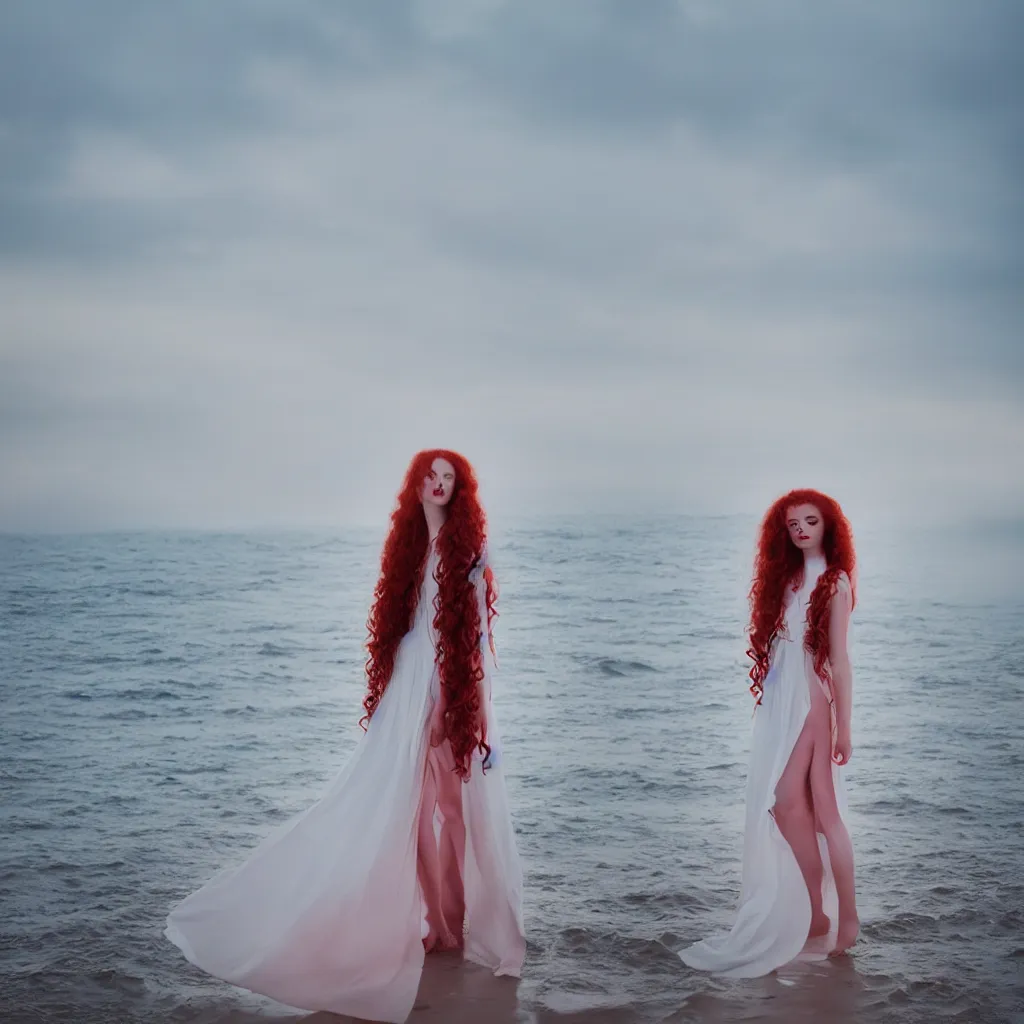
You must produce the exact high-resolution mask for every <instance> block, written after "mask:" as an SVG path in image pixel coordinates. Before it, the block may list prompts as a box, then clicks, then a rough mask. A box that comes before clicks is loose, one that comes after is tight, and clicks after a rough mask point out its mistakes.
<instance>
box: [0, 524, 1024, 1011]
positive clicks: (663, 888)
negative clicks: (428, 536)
mask: <svg viewBox="0 0 1024 1024" xmlns="http://www.w3.org/2000/svg"><path fill="white" fill-rule="evenodd" d="M754 529H755V523H754V522H753V521H752V520H748V519H745V518H718V519H711V518H706V519H700V518H673V519H669V518H665V519H644V520H629V519H603V520H599V521H587V520H569V519H562V520H551V521H548V522H533V523H529V524H517V525H509V526H507V527H506V528H503V529H501V530H500V531H496V532H495V536H494V537H493V538H492V559H493V562H494V564H495V568H496V571H497V572H498V575H499V579H500V583H501V586H502V597H501V602H500V612H501V618H500V619H499V622H498V625H497V639H498V643H499V657H500V659H501V672H500V675H499V678H498V680H497V682H496V687H497V691H496V692H497V700H498V703H499V714H500V717H501V720H502V728H503V732H504V734H505V758H506V772H507V775H508V785H509V790H510V799H511V804H512V808H513V815H514V819H515V825H516V831H517V835H518V840H519V844H520V853H521V856H522V859H523V864H524V870H525V880H526V905H525V913H526V925H527V930H528V938H529V949H528V954H527V962H526V966H525V969H524V975H523V980H522V981H521V983H519V985H518V986H516V985H515V984H514V983H512V982H510V981H509V980H508V979H491V978H490V976H489V975H486V973H485V972H484V975H483V976H481V973H480V972H474V970H473V969H472V968H470V967H464V968H459V969H458V970H457V971H448V972H447V975H446V977H448V978H449V980H451V979H452V978H458V979H469V980H468V981H466V980H463V981H461V982H457V983H456V982H452V984H454V985H455V987H456V989H457V988H458V985H459V984H462V985H463V989H462V990H459V991H456V993H455V995H454V996H451V998H453V999H454V1000H455V1001H454V1002H453V1003H452V1004H451V1005H452V1006H453V1007H454V1008H453V1009H452V1011H451V1019H453V1020H455V1019H458V1020H480V1021H481V1024H501V1021H505V1020H507V1021H520V1022H523V1024H530V1022H535V1024H536V1022H555V1021H579V1022H582V1021H595V1022H605V1024H613V1022H623V1024H627V1022H632V1021H637V1022H640V1021H671V1022H682V1021H698V1020H707V1021H740V1020H753V1019H762V1020H778V1021H801V1020H808V1021H809V1020H827V1021H830V1022H840V1021H846V1020H849V1021H862V1020H863V1021H873V1022H886V1021H894V1022H895V1021H899V1022H904V1021H929V1022H933V1021H964V1022H971V1024H975V1022H987V1021H1014V1020H1017V1021H1019V1020H1024V1013H1022V1009H1021V1007H1022V1004H1024V981H1022V978H1021V967H1022V964H1024V935H1022V927H1024V878H1022V869H1024V857H1022V839H1024V835H1022V831H1024V824H1022V823H1024V798H1022V795H1021V794H1022V787H1021V776H1022V773H1021V766H1022V761H1024V744H1022V739H1024V725H1022V716H1021V690H1022V678H1024V659H1022V656H1021V651H1022V639H1024V636H1022V632H1024V630H1022V621H1024V589H1022V588H1021V587H1020V585H1019V583H1018V581H1019V580H1020V578H1021V577H1020V571H1019V570H1020V567H1021V552H1022V551H1024V542H1022V539H1021V537H1020V535H1019V532H1017V531H1015V530H1013V529H1010V528H1007V529H1005V530H1004V531H1003V532H1002V533H1000V534H999V535H998V536H995V537H993V536H991V535H989V536H988V540H987V541H985V543H982V541H981V540H979V538H978V537H977V536H973V537H972V539H971V541H970V544H968V543H967V542H966V541H965V543H964V544H959V543H958V542H955V541H951V539H950V538H948V537H947V538H946V539H945V540H943V541H941V543H939V544H938V545H936V543H933V542H929V543H925V541H924V540H923V539H922V538H921V537H915V538H914V539H913V543H911V542H909V541H907V539H906V538H901V537H897V536H895V535H893V536H889V535H887V534H886V533H885V532H884V531H879V532H876V533H874V534H870V535H865V536H863V537H859V538H858V540H859V551H860V555H861V576H860V590H859V598H860V601H859V605H858V608H857V611H856V613H855V616H854V625H853V648H852V653H853V658H854V670H855V676H856V683H855V686H856V691H855V709H854V744H855V749H854V757H853V761H852V763H851V766H850V768H849V770H848V772H847V788H848V793H849V800H850V819H851V824H852V830H853V839H854V844H855V848H856V852H857V858H858V863H857V867H858V898H859V905H860V911H861V917H862V922H863V931H862V937H861V940H860V942H859V943H858V945H857V947H856V950H855V955H854V956H852V957H849V958H845V959H844V960H841V961H837V962H830V963H826V964H818V965H801V966H793V967H789V968H786V969H784V970H782V971H780V972H779V973H777V974H774V975H770V976H768V977H767V978H761V979H756V980H753V981H725V980H722V979H717V978H713V977H709V976H707V975H703V974H699V973H697V972H694V971H692V970H690V969H689V968H687V967H685V966H684V965H683V964H682V963H681V961H679V959H678V957H677V956H676V955H675V952H674V951H675V950H677V949H678V948H680V947H681V946H683V945H685V944H687V943H689V942H691V941H694V940H696V939H697V938H700V937H702V936H703V935H705V934H706V933H707V932H708V931H709V930H712V929H717V928H721V927H725V926H727V925H728V924H729V922H730V920H731V917H732V913H733V908H734V907H735V903H736V899H737V896H738V890H739V871H740V863H739V859H740V850H741V845H740V844H741V830H742V814H743V787H744V779H745V764H746V754H747V750H748V740H749V732H750V715H751V702H750V699H749V696H748V695H747V693H746V678H745V676H746V670H747V663H746V659H745V657H744V654H743V651H744V637H743V625H744V621H745V614H746V605H745V591H746V587H747V582H748V580H749V572H750V557H751V551H752V544H753V533H754ZM380 543H381V535H380V534H379V533H377V532H373V531H338V532H334V533H328V532H317V533H313V532H301V533H300V532H281V533H249V534H214V533H209V534H204V533H135V534H117V535H115V534H106V535H94V536H74V537H72V536H62V537H28V536H6V537H0V694H2V700H3V715H2V720H0V791H2V796H3V799H2V802H0V806H2V809H0V813H2V828H0V835H2V843H0V921H2V925H0V1020H9V1021H49V1020H53V1021H62V1022H63V1021H69V1022H74V1024H92V1022H118V1024H122V1022H123V1024H130V1022H135V1021H140V1022H141V1021H146V1022H157V1024H159V1022H185V1021H202V1022H206V1024H227V1022H229V1021H230V1022H234V1024H241V1022H250V1021H259V1020H275V1019H281V1018H284V1017H285V1016H287V1012H286V1011H285V1010H283V1009H282V1008H280V1007H276V1006H275V1005H274V1004H271V1003H270V1002H269V1001H267V1000H263V999H261V998H260V997H256V996H252V995H249V994H246V993H243V992H240V991H239V990H237V989H233V988H231V987H230V986H228V985H225V984H223V983H221V982H219V981H216V980H214V979H211V978H208V977H206V976H205V975H203V974H202V973H200V972H198V971H197V970H195V969H194V968H192V967H191V966H190V965H189V964H188V963H187V962H186V961H185V960H184V959H183V958H182V957H181V956H180V954H179V953H178V951H177V950H176V949H175V948H174V947H173V946H171V945H170V944H169V943H168V942H167V941H166V940H164V939H163V937H162V935H161V930H162V926H163V918H164V915H165V914H166V912H167V910H168V909H169V907H170V906H171V905H173V904H174V903H175V902H176V901H177V900H179V899H180V898H181V897H183V896H184V895H186V894H187V893H188V892H190V891H192V890H193V889H194V888H197V887H198V886H199V885H200V884H202V883H203V882H204V881H205V880H206V879H207V878H208V877H209V876H210V875H211V874H212V873H213V872H215V871H216V870H218V869H219V868H221V867H223V866H225V865H226V864H230V863H232V862H235V861H237V860H239V859H241V858H242V857H243V856H244V854H245V852H246V851H247V850H248V849H250V848H251V847H253V846H254V845H255V844H256V843H257V841H258V840H259V839H260V838H261V837H262V836H263V835H264V834H265V833H266V832H267V831H269V830H270V829H271V828H272V827H274V826H275V825H277V824H278V823H279V822H281V821H283V820H285V819H286V818H288V817H289V816H290V815H292V814H293V813H295V812H297V811H300V810H301V809H303V808H304V807H305V806H307V805H308V804H309V803H310V802H312V801H313V800H315V799H316V797H317V796H318V795H319V793H320V791H321V790H322V789H323V787H324V786H325V785H326V783H327V782H328V780H329V779H331V778H332V777H333V776H334V774H335V773H336V772H337V771H338V770H339V768H340V767H341V765H342V764H343V763H344V761H345V758H346V756H347V754H348V753H349V751H350V750H351V749H352V746H353V745H354V743H355V742H356V740H357V738H358V736H359V735H360V733H359V731H358V728H357V726H356V722H357V719H358V717H359V713H360V707H359V705H360V700H361V697H362V690H363V679H362V661H363V652H362V642H363V639H364V636H365V629H364V624H365V621H366V613H367V605H368V601H369V597H370V593H371V590H372V586H373V582H374V579H375V574H376V567H377V559H378V552H379V547H380ZM986 543H987V544H988V546H987V547H986V546H985V544H986ZM971 544H973V545H974V546H973V547H971ZM936 551H956V552H958V553H959V557H958V559H957V558H952V559H951V558H949V557H946V556H945V555H943V557H941V558H939V557H937V556H936V554H935V552H936ZM449 988H451V985H449ZM438 992H440V989H439V990H438ZM460 993H461V994H460ZM449 995H450V994H449ZM431 998H433V997H431ZM437 998H438V999H441V1000H442V1002H443V999H444V998H446V996H445V995H444V993H440V994H439V995H438V996H437ZM474 1000H479V1001H474ZM428 1009H429V1007H427V1006H426V1005H424V1008H423V1011H422V1012H421V1011H415V1012H414V1014H413V1017H412V1018H411V1019H412V1020H413V1021H415V1020H416V1017H417V1014H418V1013H419V1014H420V1015H421V1016H422V1015H423V1013H425V1012H426V1011H427V1010H428ZM435 1009H436V1007H435ZM298 1016H301V1015H298ZM322 1016H323V1015H316V1018H317V1020H319V1019H320V1018H321V1017H322ZM312 1019H313V1018H310V1020H312ZM334 1019H338V1018H334ZM424 1019H425V1018H424ZM431 1019H434V1018H431ZM436 1019H448V1018H447V1017H445V1016H444V1014H443V1012H442V1015H441V1016H440V1017H437V1018H436Z"/></svg>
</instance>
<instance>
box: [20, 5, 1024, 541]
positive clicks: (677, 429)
mask: <svg viewBox="0 0 1024 1024" xmlns="http://www.w3.org/2000/svg"><path fill="white" fill-rule="evenodd" d="M1022 22H1024V14H1022V13H1020V8H1019V6H1018V5H1016V4H1011V3H1005V2H993V3H988V4H985V5H971V6H969V7H968V6H967V5H961V4H955V3H948V2H945V0H936V2H927V3H925V2H910V0H908V2H906V3H900V4H882V3H867V4H865V3H857V4H854V3H821V4H813V5H808V4H796V3H795V2H786V3H763V4H761V3H759V4H756V5H754V4H750V5H730V4H722V3H718V2H717V0H714V2H712V0H707V2H697V0H694V2H678V3H669V2H660V0H644V2H627V0H621V2H612V0H587V2H585V3H584V2H582V0H581V2H577V0H558V2H549V0H543V2H542V0H515V2H511V0H510V2H504V3H503V2H500V0H488V2H483V0H481V2H479V3H473V4H470V3H468V2H463V0H419V2H416V3H413V2H409V3H398V2H394V3H392V2H382V0H360V2H348V3H343V4H339V3H329V2H326V0H323V2H314V0H305V2H298V0H297V2H295V3H292V4H284V3H276V2H275V3H271V2H252V0H250V2H244V3H243V2H241V0H223V2H221V3H217V4H207V3H200V2H198V0H196V2H186V3H176V4H174V5H171V4H159V3H128V2H119V3H114V2H111V0H95V2H94V3H90V4H89V5H85V4H75V3H65V4H57V3H51V4H46V5H42V4H31V5H30V4H28V3H22V4H8V5H4V7H3V8H2V9H0V310H2V313H0V315H2V316H3V318H4V319H3V324H2V325H0V434H2V437H3V441H4V445H3V446H2V447H3V450H2V451H0V473H2V475H3V479H4V487H3V488H0V490H2V491H3V497H2V501H0V527H2V526H3V525H5V524H11V523H18V524H24V523H26V522H28V523H31V522H32V521H33V519H34V517H36V516H37V515H41V514H42V510H45V511H46V516H47V517H48V518H47V520H46V521H47V522H48V523H51V522H52V523H53V524H57V525H59V524H60V523H63V522H67V521H73V520H74V519H75V516H76V515H77V512H76V511H75V510H76V509H77V508H82V507H84V508H88V509H90V510H91V511H90V512H89V516H90V519H89V522H90V523H91V524H100V525H102V523H103V522H105V521H116V522H118V523H122V524H128V523H130V522H132V521H134V520H133V517H136V518H138V519H139V520H140V521H146V522H179V521H181V522H189V523H193V524H201V523H203V522H209V521H213V522H249V521H253V517H255V518H256V519H258V518H259V517H260V516H265V518H266V519H268V520H270V521H287V520H289V519H301V520H305V519H307V518H308V519H317V518H319V520H320V521H323V520H324V519H329V518H330V517H331V516H332V515H333V514H334V513H335V512H338V513H339V514H340V513H341V512H345V513H346V514H347V513H348V512H352V513H353V514H355V512H359V513H360V514H362V513H363V512H367V514H368V518H369V519H370V520H371V521H376V519H377V518H379V516H378V512H379V508H378V505H379V504H380V503H383V504H386V503H387V501H389V500H390V496H391V494H392V493H393V488H394V486H395V480H394V479H393V478H394V477H396V476H397V474H398V473H399V472H400V471H401V468H402V467H401V465H400V463H401V461H402V459H403V458H404V457H405V453H407V452H408V451H409V450H411V449H412V448H414V447H416V446H417V445H419V444H422V443H427V442H428V441H430V440H433V439H434V438H433V437H429V438H428V437H425V436H424V435H425V434H427V433H430V432H431V431H432V432H434V433H436V435H437V438H436V439H437V440H440V441H442V443H452V444H454V445H455V446H456V447H458V446H461V445H463V444H464V443H465V445H466V447H467V448H468V449H469V450H470V453H471V454H474V453H476V454H479V456H480V458H481V459H483V460H484V463H485V464H488V463H489V464H491V465H494V466H503V467H506V471H507V473H508V474H509V476H510V477H511V476H515V475H517V474H518V475H521V479H529V480H536V481H537V487H536V493H532V492H531V495H530V498H529V499H524V498H523V496H522V494H521V489H520V488H518V487H516V486H514V484H513V483H510V484H508V485H506V486H504V489H502V487H500V486H499V487H498V488H497V490H496V493H497V495H498V497H499V498H500V499H501V501H502V502H507V503H508V507H510V508H512V507H514V506H515V505H516V502H517V501H518V502H519V503H520V504H521V503H522V502H523V501H524V500H530V501H532V500H538V501H541V502H542V503H543V502H547V503H549V504H551V505H552V506H557V507H593V505H594V504H595V503H599V504H608V503H613V502H615V501H618V502H625V503H627V504H628V503H630V502H634V503H636V504H638V505H645V506H651V507H661V505H662V504H667V505H671V504H672V502H677V503H680V504H682V505H684V506H685V507H696V505H695V503H698V502H703V503H704V506H702V507H705V508H706V509H707V510H712V509H714V508H716V507H720V508H725V509H733V508H746V507H747V505H746V497H745V495H746V492H745V491H744V490H743V488H744V487H754V488H755V490H756V488H757V487H765V488H768V489H771V488H772V487H774V486H775V483H774V481H775V479H776V478H777V477H780V476H781V475H784V474H785V473H794V474H796V475H798V476H800V478H801V479H808V478H810V477H816V476H817V475H818V474H824V473H825V471H826V470H828V469H829V467H830V466H831V465H832V460H833V453H834V451H835V449H836V448H837V447H841V448H842V449H843V450H844V451H848V452H849V455H848V457H846V456H844V459H843V467H842V472H845V473H847V476H846V477H845V478H844V479H845V480H846V483H847V486H849V487H850V488H851V489H852V490H854V491H857V490H858V489H860V491H861V492H862V493H864V494H871V495H874V496H876V497H877V500H878V502H879V503H880V504H884V502H885V500H886V489H887V488H893V489H895V490H897V491H900V493H902V489H904V488H905V490H906V499H907V501H908V502H909V503H910V504H911V505H912V504H913V502H915V501H916V502H917V503H918V505H919V506H922V505H925V504H927V505H928V508H929V510H932V509H941V502H940V501H937V500H936V496H938V497H939V498H942V499H943V500H945V499H946V498H948V499H949V500H950V501H951V502H953V503H954V504H955V501H956V500H959V498H958V495H962V494H964V493H967V492H968V491H969V490H971V489H978V492H979V493H981V492H984V493H986V494H989V495H990V496H992V498H993V500H994V501H998V503H999V505H1000V507H1001V508H1005V509H1019V508H1021V507H1024V505H1022V504H1021V502H1022V501H1024V497H1022V495H1021V494H1020V488H1019V486H1018V485H1017V484H1015V483H1014V481H1013V480H1008V479H1006V478H1005V472H1004V473H1003V475H1002V476H999V473H998V470H997V469H996V468H994V467H996V466H997V465H998V462H999V460H1000V459H1002V460H1003V461H1004V462H1005V461H1006V453H1008V452H1010V451H1012V449H1013V447H1014V445H1015V444H1016V443H1017V442H1018V441H1019V440H1020V439H1021V438H1022V437H1024V433H1022V431H1024V411H1022V408H1021V384H1022V382H1024V356H1022V348H1021V346H1020V344H1019V340H1018V339H1019V336H1020V326H1021V313H1022V312H1024V310H1022V309H1021V304H1022V301H1024V300H1022V299H1021V298H1020V296H1021V295H1022V294H1024V289H1022V288H1021V287H1020V286H1021V283H1022V281H1021V278H1022V260H1021V248H1020V238H1021V230H1020V229H1021V227H1022V225H1021V211H1022V204H1021V203H1020V200H1019V180H1020V178H1021V173H1020V172H1021V170H1022V167H1021V153H1022V143H1021V134H1020V127H1019V124H1018V115H1017V110H1018V107H1019V100H1020V97H1021V92H1022V89H1021V86H1022V82H1021V75H1022V71H1021V62H1020V61H1019V59H1018V57H1017V52H1016V46H1015V41H1016V38H1017V37H1019V35H1020V34H1021V33H1020V31H1019V30H1020V29H1021V28H1024V23H1022ZM455 396H458V400H457V401H456V400H455ZM794 396H795V398H794V400H795V401H796V402H797V403H799V405H800V414H801V416H806V419H807V421H808V422H814V423H816V424H828V425H829V426H831V427H833V428H834V430H835V436H832V434H830V433H828V432H827V431H826V429H824V428H816V429H815V431H811V432H807V433H806V436H799V437H797V438H796V439H795V440H794V439H791V440H790V447H789V448H788V449H787V450H786V452H784V453H782V454H780V450H779V449H780V445H779V441H778V440H777V436H776V433H775V432H774V430H775V427H777V425H775V427H773V426H772V424H773V419H772V418H773V417H776V416H777V415H778V409H779V407H780V404H785V402H786V401H788V400H789V399H790V398H791V397H794ZM428 409H429V416H428V415H427V411H426V410H428ZM371 424H372V426H371ZM428 428H429V430H428ZM787 436H788V435H787ZM986 438H994V439H995V440H994V441H993V442H992V443H991V447H990V455H989V456H986V458H990V459H991V460H993V461H992V464H991V465H990V464H989V462H985V461H983V460H980V459H979V457H978V454H977V453H978V451H979V444H980V442H981V441H983V440H984V439H986ZM782 455H785V457H786V458H790V459H791V461H792V465H789V464H787V463H785V462H784V461H783V462H780V461H779V459H780V458H782ZM609 460H612V461H613V462H615V463H616V464H618V465H624V466H625V467H626V469H627V472H626V477H627V479H628V487H626V488H623V489H622V490H621V491H618V492H616V491H615V489H614V486H613V482H610V481H609V480H608V479H607V472H606V466H607V463H608V461H609ZM335 465H337V466H339V467H340V469H341V472H339V473H338V474H337V477H338V478H337V479H336V478H335V476H336V474H334V472H333V467H334V466H335ZM677 465H682V466H685V467H686V472H685V473H682V472H676V471H675V470H674V469H673V470H671V471H669V472H666V471H665V468H664V467H665V466H672V467H674V466H677ZM76 467H77V468H76ZM81 467H87V468H88V467H95V468H96V472H95V474H92V475H90V473H88V472H85V471H83V470H82V468H81ZM396 467H397V468H396ZM751 467H752V468H751ZM346 472H348V473H351V474H352V476H353V477H354V478H356V479H358V480H360V481H361V482H362V483H364V484H365V487H364V490H365V491H366V493H365V494H362V493H360V494H359V495H357V496H354V497H353V496H352V495H350V494H349V493H348V492H347V490H346V486H345V484H346V480H345V473H346ZM836 472H839V471H836ZM691 477H692V479H693V480H694V481H696V482H695V483H692V484H691V482H690V478H691ZM833 478H834V477H829V479H833ZM282 481H286V482H287V486H282V484H281V482H282ZM755 485H756V486H755ZM1015 487H1016V490H1015V489H1014V488H1015ZM915 488H916V490H915ZM986 488H987V490H986ZM954 491H956V492H957V493H956V494H954V493H953V492H954ZM360 502H361V503H362V504H360ZM353 510H355V511H353Z"/></svg>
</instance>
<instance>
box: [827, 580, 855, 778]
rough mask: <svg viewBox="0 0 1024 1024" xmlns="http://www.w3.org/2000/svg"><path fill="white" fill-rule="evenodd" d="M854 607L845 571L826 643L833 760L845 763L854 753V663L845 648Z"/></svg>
mask: <svg viewBox="0 0 1024 1024" xmlns="http://www.w3.org/2000/svg"><path fill="white" fill-rule="evenodd" d="M851 611H853V592H852V590H851V587H850V581H849V580H848V579H847V578H846V576H845V575H843V576H840V577H839V583H838V585H837V586H836V592H835V593H834V594H833V595H832V604H831V607H830V608H829V623H828V644H829V664H830V668H831V670H832V697H833V699H834V700H835V703H836V739H835V744H834V748H833V750H832V760H833V761H835V763H836V764H840V765H842V764H846V763H847V762H848V761H849V760H850V757H851V756H852V755H853V742H852V739H851V730H850V720H851V717H852V714H853V667H852V666H851V665H850V653H849V650H848V649H847V642H846V638H847V634H848V632H849V627H850V613H851Z"/></svg>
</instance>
